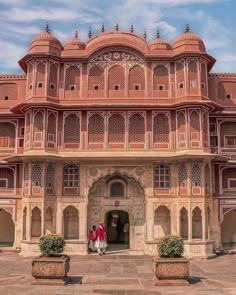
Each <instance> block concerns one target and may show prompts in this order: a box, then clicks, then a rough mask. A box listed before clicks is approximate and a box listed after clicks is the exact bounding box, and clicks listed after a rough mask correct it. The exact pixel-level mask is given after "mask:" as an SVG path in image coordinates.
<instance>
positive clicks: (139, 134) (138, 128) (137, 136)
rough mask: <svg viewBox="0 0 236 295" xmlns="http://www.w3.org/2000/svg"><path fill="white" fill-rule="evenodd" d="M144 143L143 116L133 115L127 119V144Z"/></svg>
mask: <svg viewBox="0 0 236 295" xmlns="http://www.w3.org/2000/svg"><path fill="white" fill-rule="evenodd" d="M144 141H145V122H144V118H143V116H141V115H140V114H134V115H132V116H131V117H130V118H129V142H144Z"/></svg>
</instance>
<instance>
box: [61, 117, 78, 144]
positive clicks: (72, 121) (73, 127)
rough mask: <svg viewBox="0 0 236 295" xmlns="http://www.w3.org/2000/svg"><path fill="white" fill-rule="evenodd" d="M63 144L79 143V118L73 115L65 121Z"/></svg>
mask: <svg viewBox="0 0 236 295" xmlns="http://www.w3.org/2000/svg"><path fill="white" fill-rule="evenodd" d="M64 143H80V118H79V117H78V116H76V115H75V114H71V115H69V116H67V117H66V119H65V125H64Z"/></svg>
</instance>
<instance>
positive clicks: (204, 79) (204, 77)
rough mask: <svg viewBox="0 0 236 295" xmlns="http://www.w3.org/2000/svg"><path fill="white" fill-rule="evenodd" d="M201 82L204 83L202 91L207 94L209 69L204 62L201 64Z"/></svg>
mask: <svg viewBox="0 0 236 295" xmlns="http://www.w3.org/2000/svg"><path fill="white" fill-rule="evenodd" d="M201 83H203V86H204V88H203V87H201V88H202V93H203V95H207V71H206V66H205V65H204V63H202V64H201Z"/></svg>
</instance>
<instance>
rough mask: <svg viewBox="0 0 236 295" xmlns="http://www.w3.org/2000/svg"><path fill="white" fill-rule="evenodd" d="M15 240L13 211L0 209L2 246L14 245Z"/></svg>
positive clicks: (0, 238) (0, 239)
mask: <svg viewBox="0 0 236 295" xmlns="http://www.w3.org/2000/svg"><path fill="white" fill-rule="evenodd" d="M14 240H15V225H14V222H13V220H12V215H11V213H9V212H7V211H6V210H4V209H0V247H12V246H13V244H14Z"/></svg>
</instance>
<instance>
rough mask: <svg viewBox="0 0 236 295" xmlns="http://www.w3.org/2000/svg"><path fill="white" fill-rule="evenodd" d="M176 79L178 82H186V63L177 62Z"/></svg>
mask: <svg viewBox="0 0 236 295" xmlns="http://www.w3.org/2000/svg"><path fill="white" fill-rule="evenodd" d="M176 81H177V83H178V84H179V83H180V82H184V65H183V64H182V63H177V64H176Z"/></svg>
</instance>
